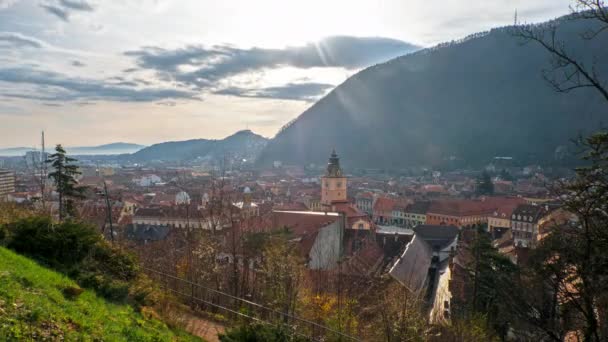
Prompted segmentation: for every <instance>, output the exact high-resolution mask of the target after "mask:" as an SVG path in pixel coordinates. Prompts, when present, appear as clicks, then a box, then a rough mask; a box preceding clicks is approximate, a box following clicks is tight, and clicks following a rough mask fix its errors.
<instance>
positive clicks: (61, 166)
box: [47, 144, 84, 221]
mask: <svg viewBox="0 0 608 342" xmlns="http://www.w3.org/2000/svg"><path fill="white" fill-rule="evenodd" d="M76 161H77V160H76V159H74V158H70V157H68V156H67V155H66V152H65V150H64V149H63V147H62V146H61V144H58V145H57V146H56V147H55V153H54V154H51V155H50V156H49V159H48V160H47V163H49V164H51V166H52V168H53V172H50V173H49V178H51V179H53V183H54V184H55V189H56V191H57V193H58V194H59V220H61V221H63V219H64V218H65V217H66V216H67V217H70V216H74V214H75V208H74V199H80V198H83V197H84V195H83V192H84V188H83V187H79V186H77V184H78V183H77V181H76V178H75V177H76V176H77V175H79V174H80V171H78V166H76V165H74V164H73V163H74V162H76Z"/></svg>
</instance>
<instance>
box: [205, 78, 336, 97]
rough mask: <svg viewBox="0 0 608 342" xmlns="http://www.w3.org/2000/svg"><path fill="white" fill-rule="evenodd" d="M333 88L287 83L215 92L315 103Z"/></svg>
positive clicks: (314, 84)
mask: <svg viewBox="0 0 608 342" xmlns="http://www.w3.org/2000/svg"><path fill="white" fill-rule="evenodd" d="M333 87H334V86H333V85H331V84H326V83H314V82H311V83H288V84H286V85H284V86H277V87H267V88H260V89H245V88H238V87H229V88H226V89H221V90H218V91H215V92H214V93H215V94H219V95H231V96H239V97H257V98H267V99H282V100H298V101H309V102H311V101H315V100H317V99H318V98H319V97H321V96H323V95H325V93H326V92H327V90H329V89H332V88H333Z"/></svg>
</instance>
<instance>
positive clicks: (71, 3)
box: [59, 0, 94, 12]
mask: <svg viewBox="0 0 608 342" xmlns="http://www.w3.org/2000/svg"><path fill="white" fill-rule="evenodd" d="M59 3H60V4H61V5H62V6H63V7H64V8H69V9H72V10H76V11H89V12H90V11H93V10H94V8H93V6H92V5H91V4H89V3H88V2H86V1H84V0H80V1H78V0H59Z"/></svg>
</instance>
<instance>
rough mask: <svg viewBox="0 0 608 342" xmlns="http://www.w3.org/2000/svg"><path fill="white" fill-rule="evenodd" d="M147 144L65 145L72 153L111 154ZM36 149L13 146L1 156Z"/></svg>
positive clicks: (10, 155)
mask: <svg viewBox="0 0 608 342" xmlns="http://www.w3.org/2000/svg"><path fill="white" fill-rule="evenodd" d="M144 147H145V146H143V145H137V144H130V143H122V142H118V143H111V144H106V145H99V146H80V147H65V149H66V152H67V153H69V154H72V155H102V154H104V155H109V154H123V153H134V152H137V151H139V150H141V149H142V148H144ZM52 149H53V147H48V148H47V152H50V153H52ZM29 151H36V148H32V147H11V148H4V149H0V156H4V157H18V156H23V155H25V153H26V152H29Z"/></svg>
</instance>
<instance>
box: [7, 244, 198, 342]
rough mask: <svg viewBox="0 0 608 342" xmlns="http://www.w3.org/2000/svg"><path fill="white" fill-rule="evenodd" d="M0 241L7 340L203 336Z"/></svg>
mask: <svg viewBox="0 0 608 342" xmlns="http://www.w3.org/2000/svg"><path fill="white" fill-rule="evenodd" d="M66 288H72V289H74V288H77V285H76V283H74V282H73V281H72V280H70V279H69V278H67V277H65V276H63V275H61V274H59V273H56V272H53V271H50V270H48V269H45V268H43V267H41V266H39V265H38V264H37V263H36V262H34V261H32V260H30V259H28V258H25V257H23V256H20V255H17V254H15V253H14V252H11V251H9V250H7V249H5V248H1V247H0V336H2V337H3V338H6V339H7V340H9V341H11V340H15V341H16V340H30V339H32V340H44V339H48V340H59V339H61V340H68V341H73V340H84V341H89V340H104V341H200V339H198V338H196V337H192V336H189V335H187V334H185V333H182V332H175V331H172V330H170V329H169V328H168V327H167V326H166V325H165V324H164V323H162V322H160V321H158V320H156V319H153V318H145V317H144V316H142V315H141V314H140V313H137V312H135V311H134V310H133V308H132V307H130V306H128V305H118V304H112V303H109V302H107V301H105V300H103V299H101V298H99V297H97V296H96V295H95V293H94V292H92V291H90V290H87V291H84V292H82V294H80V295H79V296H77V297H76V298H73V299H70V298H69V295H67V294H64V292H66V291H65V289H66Z"/></svg>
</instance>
